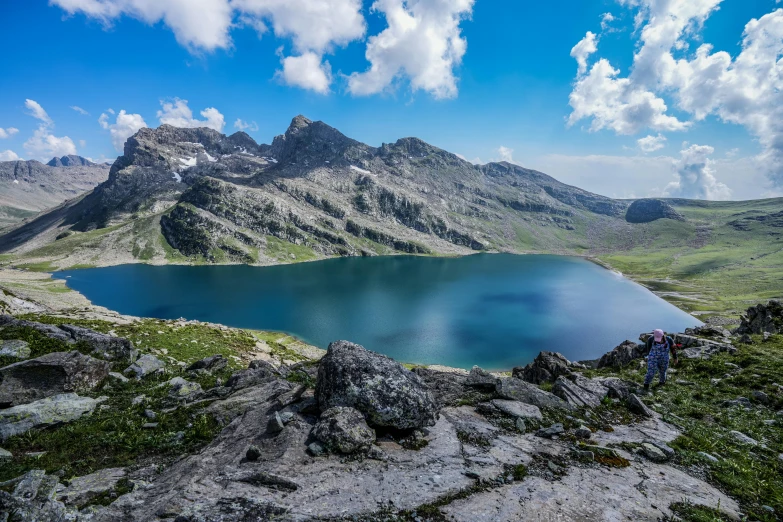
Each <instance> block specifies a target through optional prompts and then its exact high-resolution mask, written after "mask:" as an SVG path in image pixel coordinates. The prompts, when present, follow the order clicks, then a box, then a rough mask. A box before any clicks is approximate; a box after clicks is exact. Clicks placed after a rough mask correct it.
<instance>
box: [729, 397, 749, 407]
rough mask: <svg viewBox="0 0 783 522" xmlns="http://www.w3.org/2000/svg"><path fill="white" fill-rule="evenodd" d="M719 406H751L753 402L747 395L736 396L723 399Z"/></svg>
mask: <svg viewBox="0 0 783 522" xmlns="http://www.w3.org/2000/svg"><path fill="white" fill-rule="evenodd" d="M721 406H723V407H724V408H731V407H734V406H738V407H741V408H751V407H752V406H753V403H752V402H750V399H748V398H747V397H737V398H736V399H730V400H727V401H723V402H722V403H721Z"/></svg>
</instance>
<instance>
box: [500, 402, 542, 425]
mask: <svg viewBox="0 0 783 522" xmlns="http://www.w3.org/2000/svg"><path fill="white" fill-rule="evenodd" d="M491 404H492V405H493V406H494V407H495V408H497V409H498V410H500V411H502V412H503V413H505V414H506V415H510V416H512V417H516V418H519V419H534V420H541V419H543V415H542V414H541V410H540V409H539V408H538V406H534V405H532V404H525V403H524V402H519V401H509V400H505V399H493V400H492V402H491Z"/></svg>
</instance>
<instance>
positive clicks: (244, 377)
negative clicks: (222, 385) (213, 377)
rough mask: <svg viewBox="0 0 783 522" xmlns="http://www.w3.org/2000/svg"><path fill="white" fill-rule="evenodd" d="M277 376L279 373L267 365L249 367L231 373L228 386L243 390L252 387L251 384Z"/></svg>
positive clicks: (234, 389) (254, 384) (261, 382)
mask: <svg viewBox="0 0 783 522" xmlns="http://www.w3.org/2000/svg"><path fill="white" fill-rule="evenodd" d="M251 364H252V363H251ZM270 366H271V365H270ZM277 377H278V374H277V373H272V371H271V370H270V369H269V368H267V367H255V368H248V369H247V370H240V371H238V372H235V373H234V374H233V375H231V377H229V378H228V380H227V381H226V388H231V390H232V391H237V390H242V389H245V388H250V387H251V386H257V385H259V384H264V383H267V382H270V381H272V380H274V379H276V378H277Z"/></svg>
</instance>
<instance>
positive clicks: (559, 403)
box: [495, 377, 573, 410]
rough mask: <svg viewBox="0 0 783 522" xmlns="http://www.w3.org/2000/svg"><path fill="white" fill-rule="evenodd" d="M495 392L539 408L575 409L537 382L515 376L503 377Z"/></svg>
mask: <svg viewBox="0 0 783 522" xmlns="http://www.w3.org/2000/svg"><path fill="white" fill-rule="evenodd" d="M495 393H497V395H498V396H499V397H501V398H503V399H511V400H515V401H520V402H524V403H526V404H532V405H534V406H538V407H539V408H559V409H567V410H571V409H573V406H571V405H570V404H568V403H567V402H566V401H564V400H563V399H561V398H560V397H558V396H556V395H554V394H551V393H549V392H547V391H544V390H542V389H541V388H539V387H538V386H536V385H535V384H531V383H529V382H527V381H523V380H522V379H516V378H514V377H501V378H500V379H499V381H498V385H497V387H496V388H495Z"/></svg>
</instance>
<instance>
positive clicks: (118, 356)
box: [60, 324, 136, 361]
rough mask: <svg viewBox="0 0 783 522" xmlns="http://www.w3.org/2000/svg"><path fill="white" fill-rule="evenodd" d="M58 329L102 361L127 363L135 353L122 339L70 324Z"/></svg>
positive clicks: (128, 342)
mask: <svg viewBox="0 0 783 522" xmlns="http://www.w3.org/2000/svg"><path fill="white" fill-rule="evenodd" d="M60 329H61V330H64V331H66V332H67V333H69V334H70V335H71V338H72V339H73V340H74V341H76V342H86V343H87V344H89V345H90V347H91V348H92V353H93V355H97V356H100V357H103V358H104V359H111V360H120V361H129V360H130V359H131V358H132V356H133V355H134V354H135V352H136V351H135V350H134V348H133V344H132V343H131V342H130V341H129V340H128V339H124V338H122V337H112V336H110V335H106V334H102V333H100V332H96V331H94V330H90V329H89V328H82V327H80V326H74V325H70V324H63V325H60Z"/></svg>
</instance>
